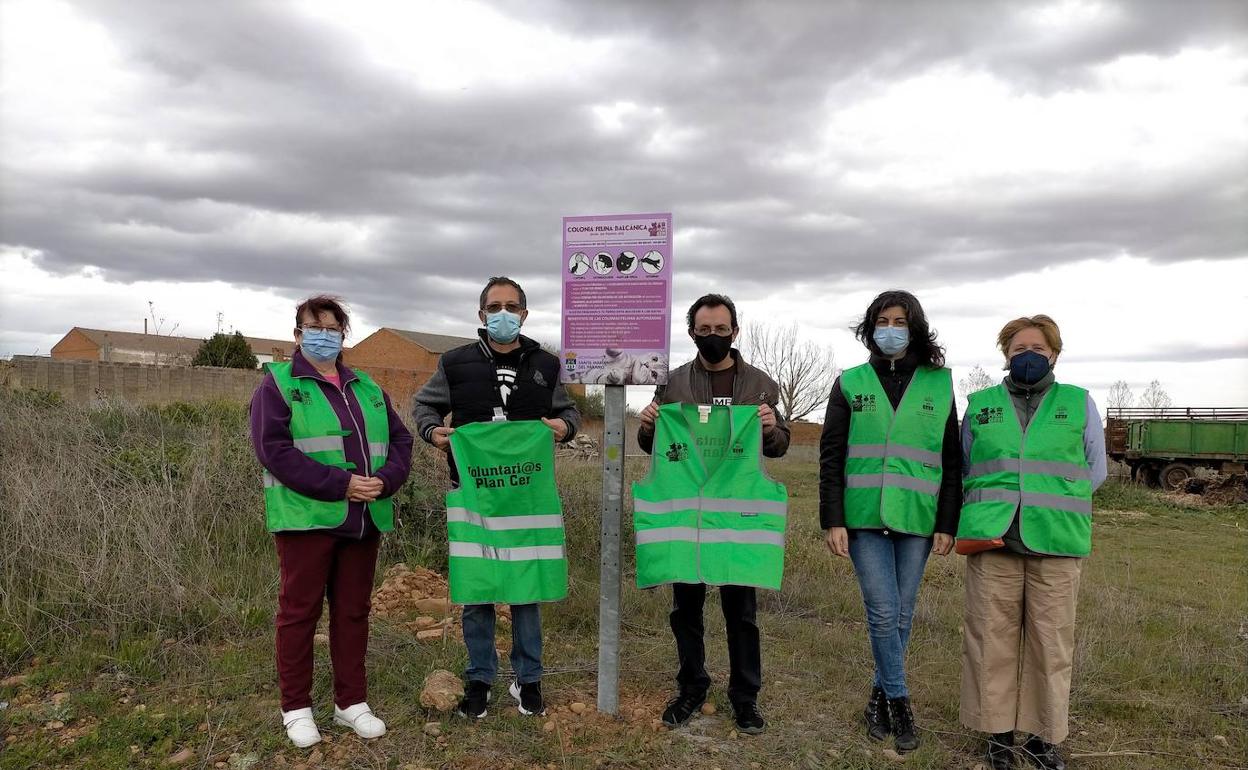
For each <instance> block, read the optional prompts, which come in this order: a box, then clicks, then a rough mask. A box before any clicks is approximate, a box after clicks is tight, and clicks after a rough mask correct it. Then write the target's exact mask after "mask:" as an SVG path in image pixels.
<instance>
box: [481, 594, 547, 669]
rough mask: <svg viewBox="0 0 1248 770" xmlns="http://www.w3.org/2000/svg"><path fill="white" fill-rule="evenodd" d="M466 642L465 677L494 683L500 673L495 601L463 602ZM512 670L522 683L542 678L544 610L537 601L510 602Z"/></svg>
mask: <svg viewBox="0 0 1248 770" xmlns="http://www.w3.org/2000/svg"><path fill="white" fill-rule="evenodd" d="M464 644H465V645H467V647H468V668H467V670H465V671H464V679H466V680H468V681H473V680H476V681H478V682H486V683H488V684H493V683H494V677H495V676H497V675H498V650H497V649H495V647H494V605H493V604H466V605H464ZM511 670H512V672H513V673H515V675H516V680H517V681H519V682H520V683H521V684H529V683H530V682H540V681H541V679H542V613H541V610H540V609H539V608H538V605H536V604H513V605H511Z"/></svg>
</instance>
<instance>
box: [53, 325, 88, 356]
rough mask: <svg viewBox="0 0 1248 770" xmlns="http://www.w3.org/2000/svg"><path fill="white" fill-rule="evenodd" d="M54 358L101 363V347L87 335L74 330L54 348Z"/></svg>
mask: <svg viewBox="0 0 1248 770" xmlns="http://www.w3.org/2000/svg"><path fill="white" fill-rule="evenodd" d="M52 357H53V358H64V359H76V360H79V361H99V360H100V346H99V345H96V344H95V343H94V342H92V341H91V339H90V338H89V337H87V335H85V334H83V333H82V332H80V331H78V330H77V329H74V330H72V331H70V333H69V334H66V335H65V336H64V338H62V339H61V341H60V342H58V343H56V344H55V345H53V346H52Z"/></svg>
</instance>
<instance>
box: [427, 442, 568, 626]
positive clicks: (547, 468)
mask: <svg viewBox="0 0 1248 770" xmlns="http://www.w3.org/2000/svg"><path fill="white" fill-rule="evenodd" d="M451 452H452V453H453V454H454V457H455V467H457V468H458V469H459V478H460V486H459V487H458V488H457V489H452V490H451V491H450V492H448V493H447V495H446V533H447V539H448V540H449V552H450V559H449V560H450V584H451V601H452V602H454V603H456V604H531V603H533V602H553V601H557V600H559V599H562V598H563V597H565V596H567V595H568V561H567V558H566V557H565V556H564V551H563V544H564V539H563V506H562V504H561V503H560V502H559V492H558V490H557V489H556V487H555V439H554V436H553V435H552V434H551V432H550V428H547V427H546V426H545V425H544V424H543V423H542V422H540V421H538V420H515V421H496V422H474V423H469V424H467V425H463V426H460V427H458V428H456V429H455V432H454V433H452V434H451Z"/></svg>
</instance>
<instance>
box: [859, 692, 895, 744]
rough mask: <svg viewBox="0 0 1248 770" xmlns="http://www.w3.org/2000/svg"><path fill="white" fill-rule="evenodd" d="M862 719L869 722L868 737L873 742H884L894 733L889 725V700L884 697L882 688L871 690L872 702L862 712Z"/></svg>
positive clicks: (868, 702)
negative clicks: (885, 738) (886, 737)
mask: <svg viewBox="0 0 1248 770" xmlns="http://www.w3.org/2000/svg"><path fill="white" fill-rule="evenodd" d="M862 717H863V719H865V720H866V721H867V737H869V738H870V739H871V740H873V741H882V740H884V737H885V736H887V735H888V734H889V733H890V732H892V728H891V727H890V726H889V723H888V698H886V697H885V696H884V689H883V688H882V687H872V688H871V700H869V701H867V707H866V708H865V709H863V710H862Z"/></svg>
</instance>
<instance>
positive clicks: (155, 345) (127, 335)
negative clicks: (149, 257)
mask: <svg viewBox="0 0 1248 770" xmlns="http://www.w3.org/2000/svg"><path fill="white" fill-rule="evenodd" d="M70 331H71V332H73V331H77V332H79V333H81V334H82V335H83V336H85V337H86V338H87V339H89V340H91V341H92V342H94V343H95V344H96V345H99V346H100V348H101V349H103V348H106V347H113V348H119V349H122V350H146V351H150V352H152V353H161V354H165V355H178V354H185V355H190V356H193V355H195V351H197V350H199V346H200V345H201V344H203V342H204V338H202V337H171V336H168V335H164V334H143V333H142V332H118V331H112V330H109V329H85V328H83V327H81V326H75V327H74V328H73V329H71V330H70ZM243 339H245V340H247V344H248V345H250V346H251V349H252V352H255V353H264V354H266V355H271V354H272V353H273V351H274V350H279V351H281V352H282V353H284V354H285V355H287V356H289V355H291V354H293V353H294V351H295V341H294V340H273V339H267V338H265V337H244V338H243Z"/></svg>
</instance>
